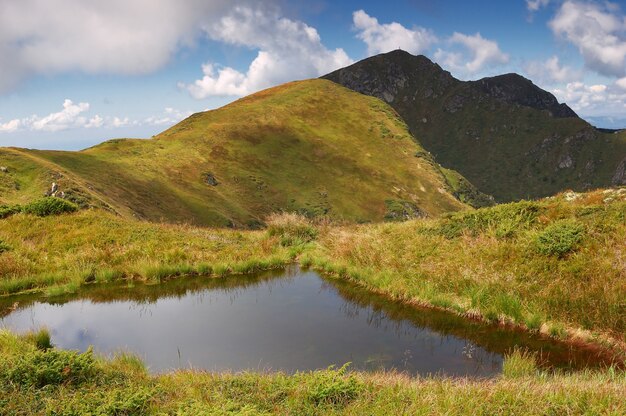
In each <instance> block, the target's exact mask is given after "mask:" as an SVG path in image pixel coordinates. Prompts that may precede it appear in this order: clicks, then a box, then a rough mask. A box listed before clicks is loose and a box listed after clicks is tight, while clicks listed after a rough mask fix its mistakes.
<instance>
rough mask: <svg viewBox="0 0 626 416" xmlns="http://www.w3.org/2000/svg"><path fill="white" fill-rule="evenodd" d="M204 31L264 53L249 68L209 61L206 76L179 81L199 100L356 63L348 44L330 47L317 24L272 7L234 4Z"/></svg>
mask: <svg viewBox="0 0 626 416" xmlns="http://www.w3.org/2000/svg"><path fill="white" fill-rule="evenodd" d="M204 30H205V31H206V33H207V34H208V36H209V37H210V38H211V39H213V40H217V41H221V42H224V43H226V44H229V45H235V46H244V47H249V48H252V49H258V50H259V52H258V54H257V56H256V58H255V59H254V60H253V61H252V63H251V64H250V66H249V68H248V70H247V71H246V72H245V73H243V72H240V71H238V70H236V69H234V68H231V67H221V66H219V65H216V64H214V63H212V62H209V63H206V64H204V65H203V66H202V72H203V77H202V78H201V79H199V80H196V81H195V82H193V83H192V84H184V83H180V84H179V87H181V88H184V89H186V90H187V91H189V93H190V94H191V95H192V96H193V97H194V98H197V99H202V98H207V97H210V96H229V95H234V96H240V95H246V94H250V93H252V92H255V91H258V90H260V89H263V88H267V87H270V86H273V85H277V84H280V83H283V82H286V81H291V80H294V79H303V78H311V77H316V76H319V75H322V74H325V73H327V72H330V71H332V70H334V69H337V68H340V67H342V66H346V65H348V64H350V63H352V60H351V59H350V58H349V57H348V55H346V53H345V52H344V50H343V49H334V50H330V49H327V48H326V47H325V46H324V45H323V44H322V41H321V39H320V36H319V34H318V32H317V30H316V29H315V28H313V27H311V26H308V25H307V24H305V23H303V22H300V21H296V20H291V19H287V18H285V17H282V16H281V15H280V14H279V13H278V11H277V10H276V9H272V8H268V9H259V8H255V9H253V8H251V7H245V6H241V7H235V8H234V9H233V10H232V11H231V13H229V14H228V15H226V16H224V17H222V18H221V19H220V20H219V21H217V22H216V23H213V24H209V25H206V26H205V27H204Z"/></svg>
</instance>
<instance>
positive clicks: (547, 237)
mask: <svg viewBox="0 0 626 416" xmlns="http://www.w3.org/2000/svg"><path fill="white" fill-rule="evenodd" d="M583 234H584V227H583V225H582V224H579V223H577V222H576V221H574V220H561V221H557V222H555V223H554V224H551V225H549V226H548V227H546V229H545V230H543V232H541V233H539V234H538V235H537V237H536V239H535V246H536V248H537V251H538V252H539V253H541V254H545V255H556V256H558V257H563V256H564V255H565V254H567V253H569V252H570V251H572V250H574V248H576V246H577V245H578V243H579V242H580V241H581V240H582V238H583Z"/></svg>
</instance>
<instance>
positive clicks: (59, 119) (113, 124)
mask: <svg viewBox="0 0 626 416" xmlns="http://www.w3.org/2000/svg"><path fill="white" fill-rule="evenodd" d="M90 107H91V106H90V105H89V103H77V104H76V103H74V102H73V101H72V100H70V99H65V100H64V101H63V109H62V110H61V111H57V112H54V113H50V114H48V115H47V116H43V117H42V116H39V115H32V116H29V117H24V118H18V119H13V120H10V121H8V122H6V123H0V133H14V132H17V131H24V130H30V131H47V132H56V131H62V130H68V129H76V128H86V129H97V128H119V127H126V126H138V125H141V124H142V123H140V122H139V121H136V120H130V119H129V118H128V117H124V118H120V117H110V116H106V117H102V116H100V115H99V114H95V115H93V116H91V117H88V116H87V115H86V113H87V112H89V110H90ZM165 114H167V115H168V116H167V117H168V118H167V122H171V123H172V124H173V123H175V122H178V121H180V120H181V119H183V118H184V117H186V116H188V115H190V114H191V112H188V113H182V112H180V111H177V110H174V109H171V108H170V109H166V111H165ZM146 123H147V124H152V123H149V122H146Z"/></svg>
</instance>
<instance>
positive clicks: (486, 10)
mask: <svg viewBox="0 0 626 416" xmlns="http://www.w3.org/2000/svg"><path fill="white" fill-rule="evenodd" d="M398 47H400V48H402V49H404V50H407V51H409V52H411V53H414V54H424V55H426V56H428V57H429V58H431V59H432V60H434V61H435V62H437V63H439V64H440V65H441V66H442V67H444V68H445V69H447V70H449V71H450V72H451V73H452V74H453V75H454V76H456V77H457V78H460V79H478V78H481V77H484V76H489V75H496V74H500V73H506V72H517V73H520V74H522V75H524V76H526V77H528V78H530V79H532V80H533V81H534V82H535V83H536V84H538V85H540V86H541V87H543V88H545V89H547V90H549V91H551V92H553V93H554V94H555V95H556V96H557V98H558V99H559V100H560V101H565V102H567V103H568V104H569V105H570V106H571V107H572V108H573V109H574V110H575V111H577V112H578V113H579V114H580V115H581V116H583V117H584V118H586V119H588V120H590V121H591V122H593V123H594V124H596V125H599V126H602V127H626V105H625V103H626V4H620V3H619V2H605V1H595V0H576V1H562V0H507V1H498V0H491V1H487V0H483V1H450V0H443V1H426V0H395V1H394V0H389V1H386V2H381V1H325V0H311V1H305V0H267V1H253V0H159V1H155V0H109V1H107V2H95V1H86V0H20V1H15V0H0V56H2V57H3V58H2V63H0V146H20V147H31V148H42V149H81V148H85V147H88V146H91V145H94V144H97V143H99V142H101V141H104V140H107V139H110V138H116V137H145V138H148V137H151V136H152V135H154V134H157V133H158V132H160V131H162V130H164V129H166V128H168V127H169V126H171V125H173V124H175V123H176V122H178V121H179V120H181V119H182V118H184V117H186V116H187V115H189V114H191V113H193V112H197V111H203V110H206V109H212V108H217V107H220V106H222V105H224V104H226V103H228V102H231V101H233V100H235V99H237V98H238V97H240V96H242V95H246V94H249V93H252V92H254V91H257V90H259V89H263V88H266V87H269V86H272V85H276V84H280V83H283V82H287V81H291V80H294V79H303V78H311V77H316V76H319V75H323V74H325V73H327V72H330V71H332V70H334V69H336V68H339V67H342V66H345V65H347V64H349V63H351V62H355V61H358V60H360V59H363V58H366V57H367V56H370V55H374V54H377V53H381V52H387V51H389V50H392V49H396V48H398Z"/></svg>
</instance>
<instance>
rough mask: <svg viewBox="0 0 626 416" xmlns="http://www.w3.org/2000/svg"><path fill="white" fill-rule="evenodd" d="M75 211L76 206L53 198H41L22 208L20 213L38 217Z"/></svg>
mask: <svg viewBox="0 0 626 416" xmlns="http://www.w3.org/2000/svg"><path fill="white" fill-rule="evenodd" d="M77 210H78V206H77V205H76V204H74V203H72V202H69V201H66V200H64V199H61V198H55V197H45V198H41V199H39V200H37V201H34V202H31V203H29V204H27V205H25V206H24V207H23V208H22V212H24V213H26V214H32V215H37V216H40V217H46V216H48V215H59V214H65V213H69V212H76V211H77Z"/></svg>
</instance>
